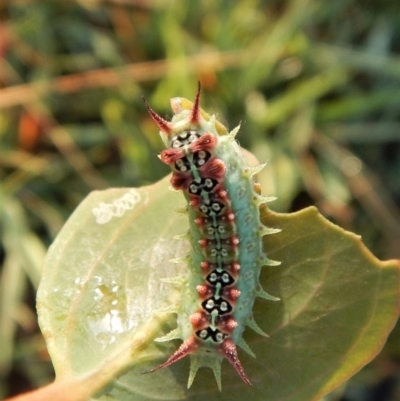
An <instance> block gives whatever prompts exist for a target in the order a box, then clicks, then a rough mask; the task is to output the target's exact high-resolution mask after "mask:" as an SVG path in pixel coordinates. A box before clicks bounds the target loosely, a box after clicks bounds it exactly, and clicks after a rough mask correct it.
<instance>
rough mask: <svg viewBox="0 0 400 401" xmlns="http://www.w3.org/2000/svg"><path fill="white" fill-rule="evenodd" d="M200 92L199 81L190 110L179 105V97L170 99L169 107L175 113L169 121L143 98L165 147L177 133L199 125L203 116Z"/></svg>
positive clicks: (195, 128) (190, 129)
mask: <svg viewBox="0 0 400 401" xmlns="http://www.w3.org/2000/svg"><path fill="white" fill-rule="evenodd" d="M200 94H201V85H200V82H199V86H198V90H197V94H196V97H195V100H194V103H193V107H192V108H191V109H190V110H188V109H184V108H182V107H181V103H180V101H179V99H180V98H173V99H171V107H172V110H173V111H174V113H175V114H174V116H173V117H172V120H171V121H167V120H164V119H163V118H162V117H161V116H159V115H158V114H157V113H156V112H155V111H154V110H153V109H152V108H151V107H150V105H149V104H148V103H147V101H146V100H145V99H144V98H143V100H144V103H145V105H146V107H147V110H148V112H149V114H150V116H151V118H152V119H153V121H154V122H155V123H156V124H157V126H158V128H159V130H160V136H161V139H162V140H163V142H164V144H165V146H166V147H167V148H168V147H170V146H171V142H172V140H173V138H174V137H175V136H176V135H177V134H179V133H181V132H184V131H187V132H190V131H197V130H198V129H199V128H200V127H201V125H202V121H201V120H204V118H203V117H202V116H201V111H200Z"/></svg>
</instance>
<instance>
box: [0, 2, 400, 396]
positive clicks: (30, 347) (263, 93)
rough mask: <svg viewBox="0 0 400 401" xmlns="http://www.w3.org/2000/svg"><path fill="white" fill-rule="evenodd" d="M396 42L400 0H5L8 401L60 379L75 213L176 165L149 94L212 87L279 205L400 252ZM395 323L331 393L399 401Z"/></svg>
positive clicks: (206, 99) (214, 100)
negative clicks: (42, 326)
mask: <svg viewBox="0 0 400 401" xmlns="http://www.w3.org/2000/svg"><path fill="white" fill-rule="evenodd" d="M399 52H400V3H399V2H398V1H396V0H386V1H381V2H377V1H370V0H369V1H363V2H361V1H356V0H336V1H332V2H321V1H318V0H291V1H278V0H270V1H266V0H238V1H227V0H221V1H215V0H204V1H202V2H196V1H189V0H187V1H184V0H156V1H150V0H103V1H100V0H80V1H66V0H60V1H44V0H43V1H39V0H30V1H28V0H8V1H3V2H1V3H0V261H1V262H2V265H1V271H0V274H1V276H0V344H1V347H0V397H4V396H7V395H10V394H15V393H19V392H22V391H25V390H28V389H29V388H34V387H37V386H41V385H43V384H45V383H47V382H49V381H51V380H52V378H53V372H52V368H51V364H50V362H49V361H48V355H47V353H46V347H45V344H44V341H43V339H42V337H41V334H40V332H39V330H38V327H37V322H36V315H35V309H34V297H35V291H36V288H37V285H38V282H39V279H40V267H41V265H42V262H43V258H44V255H45V250H46V248H47V247H48V246H49V245H50V244H51V242H52V241H53V239H54V238H55V236H56V235H57V232H58V231H59V230H60V228H61V227H62V225H63V223H64V221H65V220H66V219H67V218H68V216H69V215H70V214H71V213H72V211H73V210H74V208H75V207H76V206H77V205H78V204H79V202H80V201H81V200H82V199H83V198H84V197H85V196H86V195H87V194H88V193H89V192H90V191H92V190H95V189H104V188H108V187H121V186H141V185H145V184H149V183H152V182H154V181H156V180H158V179H160V178H161V177H163V176H164V175H165V174H167V173H168V170H167V169H166V168H165V167H164V166H163V165H162V164H161V163H159V162H158V159H157V157H156V155H157V154H158V152H159V151H160V149H161V141H160V140H159V138H158V135H157V134H156V129H155V127H154V124H153V123H152V121H151V120H150V118H149V116H148V115H147V113H146V111H145V107H144V105H143V103H142V100H141V95H144V96H145V97H146V99H147V100H148V101H149V102H150V103H151V104H152V106H153V107H154V109H155V110H157V112H158V113H159V114H161V115H165V116H169V115H171V112H170V109H169V98H171V97H174V96H183V97H187V98H189V99H192V98H193V96H194V94H195V91H196V87H197V81H198V80H200V81H201V82H202V85H203V98H202V106H203V108H204V109H205V110H207V111H208V112H212V113H218V118H219V119H220V120H221V121H222V122H224V123H226V124H227V125H228V126H229V127H231V128H233V127H234V126H235V125H237V124H238V123H239V122H240V121H241V122H242V128H241V131H240V134H239V136H238V140H239V141H240V143H241V145H242V146H243V147H245V148H247V149H249V150H251V151H252V152H253V153H255V154H256V156H257V157H258V158H259V159H260V160H262V161H268V162H269V167H268V168H267V169H265V171H264V172H263V174H261V176H260V182H261V183H262V186H263V192H264V193H266V194H268V195H276V196H278V198H279V199H278V201H276V202H275V203H274V204H273V205H272V208H273V209H274V210H277V211H294V210H299V209H301V208H303V207H305V206H308V205H310V204H315V205H316V206H318V208H319V209H320V211H321V212H322V213H323V214H324V215H325V216H327V217H328V218H330V219H331V220H333V221H335V222H336V223H338V224H339V225H341V226H342V227H344V228H346V229H348V230H351V231H354V232H356V233H358V234H360V235H362V237H363V240H364V242H365V243H366V244H367V246H368V247H369V248H370V249H371V250H372V251H373V253H374V254H375V255H377V256H378V257H380V258H382V259H388V258H399V257H400V248H399V246H398V244H399V241H400V212H399V204H400V107H399V106H400V56H399ZM399 331H400V330H399V328H397V333H396V330H395V332H394V333H393V334H392V335H391V337H390V339H389V342H388V344H387V346H386V347H385V348H384V352H383V353H382V354H381V356H380V357H379V358H377V360H376V361H374V362H373V363H372V364H371V365H370V366H368V367H367V368H366V369H364V370H363V371H362V372H360V373H359V374H358V375H357V376H356V377H355V378H354V379H352V380H351V381H350V382H349V383H348V385H347V386H346V387H345V388H343V389H341V391H337V392H335V393H333V394H331V395H330V396H329V397H328V399H332V400H342V401H345V400H346V401H347V400H348V401H352V400H354V401H358V400H368V401H369V400H371V401H372V400H379V401H386V400H398V399H400V395H399V394H400V381H399V379H398V378H399V371H400V362H399V361H400V340H399V338H400V333H399ZM396 378H397V379H396ZM396 397H397V398H396Z"/></svg>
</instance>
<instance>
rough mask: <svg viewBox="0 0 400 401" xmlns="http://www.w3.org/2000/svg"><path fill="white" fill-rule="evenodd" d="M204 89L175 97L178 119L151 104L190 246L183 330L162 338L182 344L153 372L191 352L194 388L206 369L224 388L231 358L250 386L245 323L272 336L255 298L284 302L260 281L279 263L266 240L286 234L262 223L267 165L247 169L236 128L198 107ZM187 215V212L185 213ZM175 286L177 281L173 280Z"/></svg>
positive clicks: (173, 103) (180, 313)
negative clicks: (260, 320)
mask: <svg viewBox="0 0 400 401" xmlns="http://www.w3.org/2000/svg"><path fill="white" fill-rule="evenodd" d="M200 93H201V88H200V84H199V87H198V91H197V94H196V97H195V100H194V102H190V101H188V100H186V99H183V98H173V99H171V106H172V110H173V111H174V113H175V115H174V116H173V118H172V120H171V121H167V120H164V119H163V118H162V117H160V116H159V115H158V114H157V113H156V112H155V111H154V110H153V109H152V108H151V107H150V105H149V104H148V103H147V102H146V101H145V104H146V107H147V109H148V111H149V114H150V116H151V117H152V119H153V120H154V122H155V123H156V125H157V126H158V128H159V130H160V136H161V138H162V140H163V142H164V144H165V146H166V149H165V150H163V151H162V152H161V154H160V160H161V161H162V162H163V163H165V164H167V165H169V166H170V167H171V170H172V178H171V186H172V188H174V189H176V190H182V191H183V194H184V196H185V198H186V200H187V203H188V206H187V208H185V210H184V212H185V213H186V212H187V214H188V216H189V220H190V229H189V232H188V233H185V234H183V235H182V236H180V237H181V238H187V239H189V241H190V242H191V244H192V247H191V251H190V254H189V256H187V257H184V258H178V259H175V260H174V262H178V263H179V262H186V263H187V265H188V275H187V278H186V282H185V283H183V284H182V298H181V299H182V301H181V303H180V305H179V311H178V313H177V323H178V327H177V329H175V330H173V331H172V332H171V333H169V334H167V335H166V336H164V337H161V338H159V339H158V340H157V341H169V340H172V339H175V338H177V337H178V338H180V339H182V340H183V343H182V344H181V346H180V347H179V348H178V349H177V351H175V352H174V353H173V354H172V355H171V356H170V357H169V358H168V359H167V361H165V362H164V363H162V364H161V365H159V366H157V367H155V368H154V369H152V370H151V371H150V372H155V371H157V370H159V369H162V368H165V367H167V366H170V365H172V364H173V363H175V362H177V361H179V360H180V359H182V358H184V357H185V356H187V355H190V359H191V367H190V373H189V381H188V387H190V386H191V384H192V383H193V380H194V378H195V376H196V372H197V370H198V369H199V368H200V367H209V368H211V369H212V370H213V372H214V375H215V378H216V381H217V384H218V387H219V389H221V368H220V366H221V363H222V361H223V360H224V359H227V360H228V361H229V362H230V364H231V365H232V366H233V368H234V369H235V370H236V372H237V373H238V375H239V376H240V377H241V379H242V380H243V382H244V383H246V384H247V385H251V382H250V380H249V378H248V377H247V375H246V373H245V371H244V369H243V366H242V364H241V362H240V360H239V357H238V353H237V346H240V347H241V348H242V349H243V350H245V351H246V352H247V353H248V354H249V355H251V356H253V357H254V356H255V355H254V353H253V351H252V350H251V349H250V347H249V346H248V345H247V344H246V342H245V341H244V340H243V338H242V334H243V331H244V328H245V326H249V327H250V328H252V329H253V330H254V331H256V332H257V333H258V334H260V335H263V336H267V335H266V333H264V332H263V331H262V329H261V328H260V327H259V326H258V325H257V324H256V322H255V321H254V319H253V313H252V308H253V304H254V300H255V298H256V297H261V298H265V299H268V300H278V298H276V297H274V296H272V295H269V294H268V293H266V292H265V291H264V290H263V289H262V288H261V286H260V284H259V281H258V279H259V275H260V271H261V268H262V267H263V266H265V265H269V266H275V265H278V264H279V262H274V261H271V260H269V259H268V257H267V256H266V255H265V253H264V251H263V245H262V237H263V236H265V235H269V234H275V233H277V232H279V231H280V230H278V229H274V228H269V227H266V226H264V225H263V224H262V223H261V220H260V207H262V205H263V204H264V203H265V202H267V201H270V200H272V198H268V197H263V196H261V188H260V186H259V185H258V184H256V183H255V181H254V176H255V174H256V173H257V172H259V171H260V170H261V169H262V168H264V167H265V165H260V166H257V167H250V166H248V165H247V163H246V161H245V159H244V157H243V155H242V153H241V151H240V147H239V146H238V144H237V143H236V141H235V136H236V135H237V133H238V131H239V127H236V128H235V129H234V130H232V131H231V132H228V130H227V129H226V127H224V126H223V125H222V124H221V123H219V122H218V121H217V120H216V118H215V116H210V115H208V114H207V113H206V112H204V110H202V109H201V108H200ZM181 212H182V211H181ZM172 282H174V283H175V281H172Z"/></svg>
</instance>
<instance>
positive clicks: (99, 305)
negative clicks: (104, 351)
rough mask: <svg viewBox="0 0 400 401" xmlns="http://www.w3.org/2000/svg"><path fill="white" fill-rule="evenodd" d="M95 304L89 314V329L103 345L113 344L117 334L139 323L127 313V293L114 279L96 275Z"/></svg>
mask: <svg viewBox="0 0 400 401" xmlns="http://www.w3.org/2000/svg"><path fill="white" fill-rule="evenodd" d="M94 281H95V282H96V284H95V286H94V287H93V300H94V305H93V308H92V309H91V310H90V312H89V313H88V316H87V323H88V327H89V330H90V331H91V333H92V334H93V337H94V338H95V339H96V340H97V341H99V343H100V344H101V345H102V346H104V347H105V346H107V345H110V344H113V343H114V342H115V341H116V339H117V336H118V335H120V334H123V333H125V332H128V331H131V330H132V329H133V328H134V327H135V326H136V324H137V323H135V321H134V320H133V319H132V318H130V316H129V314H128V313H127V304H126V302H127V301H126V293H125V290H124V288H123V287H122V286H120V285H118V284H117V283H116V282H115V281H114V280H112V281H111V282H109V283H106V282H104V280H103V279H102V278H101V277H99V276H95V277H94Z"/></svg>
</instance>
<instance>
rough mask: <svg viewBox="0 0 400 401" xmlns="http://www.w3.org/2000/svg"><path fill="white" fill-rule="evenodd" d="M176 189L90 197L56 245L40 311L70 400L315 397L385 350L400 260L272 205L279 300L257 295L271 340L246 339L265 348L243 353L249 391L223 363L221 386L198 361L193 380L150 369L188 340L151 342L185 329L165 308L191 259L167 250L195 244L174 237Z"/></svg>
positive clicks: (183, 223) (177, 228) (178, 372)
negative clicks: (175, 280)
mask: <svg viewBox="0 0 400 401" xmlns="http://www.w3.org/2000/svg"><path fill="white" fill-rule="evenodd" d="M167 187H168V181H167V179H164V180H162V181H160V182H159V183H157V184H155V185H152V186H148V187H143V188H139V189H127V188H124V189H110V190H106V191H101V192H93V193H91V194H90V195H89V196H88V197H87V198H86V199H85V200H84V202H82V204H81V205H80V206H79V207H78V209H77V210H76V211H75V213H74V214H73V215H72V216H71V218H70V219H69V221H68V222H67V223H66V225H65V226H64V228H63V230H62V231H61V232H60V234H59V236H58V237H57V239H56V241H55V242H54V244H53V245H52V247H51V248H50V250H49V253H48V256H47V259H46V262H45V265H44V268H43V279H42V282H41V285H40V288H39V292H38V301H37V302H38V303H37V307H38V313H39V317H40V325H41V328H42V331H43V334H44V336H45V338H46V341H47V344H48V349H49V352H50V355H51V357H52V360H53V363H54V366H55V369H56V372H57V379H58V381H57V382H56V383H55V385H57V383H61V384H62V383H64V386H61V387H60V388H61V390H60V391H61V392H62V393H63V394H65V388H68V386H69V387H70V388H73V389H74V391H73V392H70V393H68V399H69V400H78V399H85V398H84V397H88V396H91V397H92V399H97V400H106V399H107V400H120V401H124V400H130V401H134V400H141V401H142V400H155V399H168V400H178V399H190V400H204V398H205V397H207V400H208V401H212V400H217V399H218V400H221V399H229V400H243V399H244V397H246V396H251V397H252V399H254V400H269V401H273V400H287V401H291V400H293V401H302V400H317V399H319V398H320V397H321V396H323V395H324V394H326V393H327V392H329V391H330V390H332V389H333V388H334V387H336V386H338V385H339V384H340V383H342V382H343V381H344V380H346V379H348V378H349V377H350V376H351V375H353V374H354V373H355V372H357V371H358V370H359V369H360V368H361V367H362V366H364V365H365V364H366V363H367V362H368V361H370V360H371V359H372V358H373V357H374V356H375V355H376V354H377V353H378V352H379V351H380V349H381V348H382V346H383V344H384V343H385V341H386V338H387V336H388V334H389V332H390V330H391V329H392V327H393V325H394V323H395V321H396V319H397V317H398V312H399V311H398V299H399V265H398V263H397V261H391V262H384V263H383V262H379V261H378V260H377V259H376V258H375V257H374V256H373V255H372V254H371V253H370V252H369V251H368V250H367V249H366V248H365V247H364V245H363V244H362V242H361V240H360V238H359V237H357V236H356V235H354V234H352V233H348V232H345V231H344V230H342V229H341V228H339V227H337V226H335V225H333V224H332V223H330V222H328V221H327V220H326V219H324V218H323V217H322V216H321V215H319V214H318V212H317V210H316V209H315V208H309V209H306V210H303V211H301V212H298V213H294V214H276V213H273V212H271V211H269V210H268V209H267V208H265V209H264V210H263V212H262V213H263V221H264V223H265V224H267V225H268V226H270V227H275V228H281V229H282V232H281V233H279V234H274V235H269V236H266V237H264V238H265V248H266V251H267V253H268V256H269V257H270V258H271V259H273V260H280V261H282V265H281V266H279V267H266V268H265V270H263V272H262V274H261V280H260V281H261V284H262V285H263V287H264V289H265V290H266V291H268V292H269V293H270V294H272V295H275V296H279V297H280V298H281V301H280V302H268V301H265V300H261V299H260V300H257V301H256V303H255V318H256V320H257V322H258V324H259V325H260V326H261V328H262V329H263V330H265V331H266V332H267V333H269V335H270V338H263V337H261V336H259V335H257V334H255V333H253V332H251V331H250V330H246V332H245V335H244V337H245V339H246V341H247V342H248V343H249V345H250V347H251V348H252V350H253V351H254V352H255V354H256V356H257V359H252V358H251V357H250V356H248V355H247V354H245V353H244V352H241V351H239V353H240V358H241V360H242V364H243V366H244V368H245V370H246V373H247V375H248V377H249V378H250V379H251V380H252V382H253V387H248V386H246V385H244V384H243V383H242V382H241V381H240V380H239V379H238V377H237V375H236V373H235V372H234V370H233V369H232V368H231V366H230V365H229V364H228V363H227V362H225V361H224V363H223V365H222V393H220V392H219V391H218V388H217V385H216V383H215V380H214V377H213V375H212V371H211V370H210V369H200V371H199V373H198V375H197V377H196V379H195V382H194V384H193V386H192V387H191V388H190V390H187V389H186V385H187V378H188V371H189V360H188V359H189V358H185V359H184V360H182V361H179V362H178V363H176V364H174V365H173V366H171V367H170V368H167V369H162V370H160V371H157V372H155V373H152V374H142V373H143V372H146V371H148V370H149V369H151V368H154V367H156V366H157V365H158V364H160V363H161V362H163V361H165V360H166V359H167V357H168V356H169V355H171V353H172V352H173V351H174V350H175V349H176V348H177V347H178V346H179V344H180V341H178V340H176V341H171V342H167V343H155V342H154V341H153V340H154V338H156V337H160V336H162V335H164V334H166V333H168V331H170V330H171V329H173V328H174V327H176V323H175V322H176V317H175V315H173V314H166V313H163V312H162V311H161V309H162V308H163V307H166V306H168V305H171V304H172V303H174V302H179V299H180V298H179V297H180V295H179V289H178V288H177V286H175V285H173V284H170V283H166V282H165V281H163V280H162V279H164V278H168V277H175V276H179V275H180V274H184V273H185V271H186V267H185V264H183V263H181V264H172V263H170V262H169V259H171V258H176V257H180V256H185V255H186V253H187V251H188V247H189V244H188V243H187V241H186V240H177V239H173V237H174V235H176V234H179V233H181V232H184V231H185V230H186V229H187V227H188V222H187V217H186V216H184V215H181V214H178V213H174V212H173V210H174V209H177V208H179V207H182V206H184V199H183V196H182V194H180V193H176V192H172V191H169V190H168V189H167ZM66 382H68V386H66V385H65V383H66ZM83 392H86V393H83ZM95 392H96V395H91V394H93V393H95ZM71 394H72V395H71ZM52 396H53V397H54V394H52ZM43 399H44V398H43ZM65 399H66V398H65Z"/></svg>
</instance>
